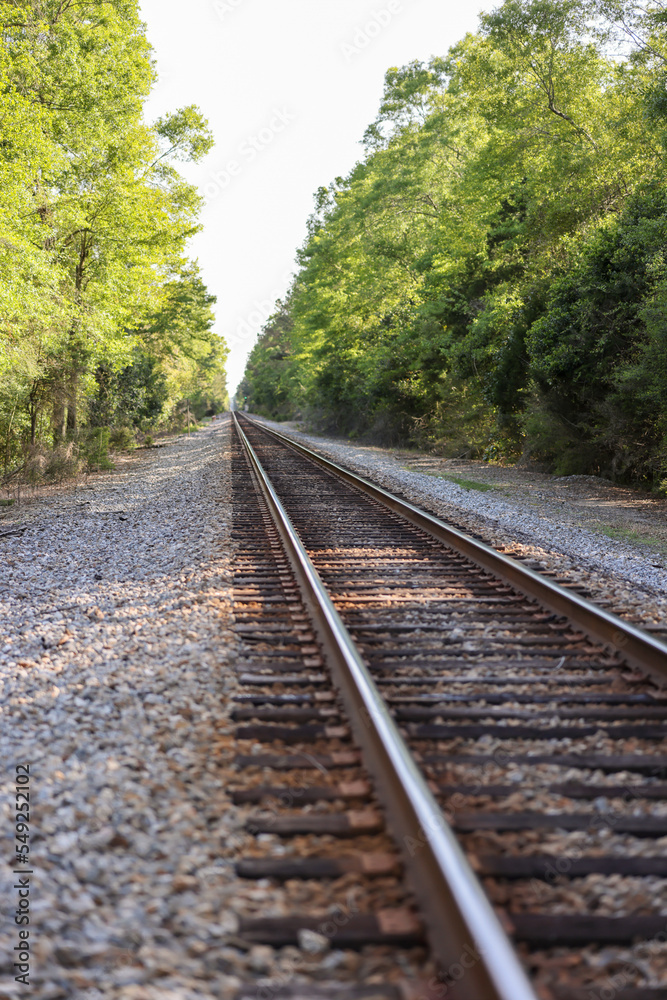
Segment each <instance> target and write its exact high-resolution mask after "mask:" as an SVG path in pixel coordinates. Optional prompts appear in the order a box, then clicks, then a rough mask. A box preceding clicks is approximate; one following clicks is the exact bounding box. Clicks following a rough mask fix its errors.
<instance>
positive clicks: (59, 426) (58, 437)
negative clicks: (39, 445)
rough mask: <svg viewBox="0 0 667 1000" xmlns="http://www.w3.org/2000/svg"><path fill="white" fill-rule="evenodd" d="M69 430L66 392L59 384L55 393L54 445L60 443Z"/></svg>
mask: <svg viewBox="0 0 667 1000" xmlns="http://www.w3.org/2000/svg"><path fill="white" fill-rule="evenodd" d="M66 430H67V411H66V407H65V393H64V391H63V386H62V385H57V386H56V389H55V392H54V395H53V447H54V448H55V447H56V445H59V444H60V442H61V441H62V440H63V439H64V437H65V432H66Z"/></svg>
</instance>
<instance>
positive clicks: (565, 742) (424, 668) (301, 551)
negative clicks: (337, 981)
mask: <svg viewBox="0 0 667 1000" xmlns="http://www.w3.org/2000/svg"><path fill="white" fill-rule="evenodd" d="M242 419H243V427H244V429H243V430H242V429H241V427H240V426H239V422H238V421H237V420H236V418H235V424H236V428H237V434H238V441H237V444H236V449H237V454H236V467H237V473H238V475H241V474H242V472H244V473H245V476H246V479H245V480H244V485H243V486H242V487H240V489H241V490H242V491H245V492H244V493H243V496H244V497H245V501H244V503H245V507H244V510H243V511H241V512H239V515H238V516H239V525H240V532H241V534H243V531H244V530H245V532H246V541H247V537H248V535H247V533H248V530H250V534H251V535H252V534H253V531H254V533H255V536H256V539H257V543H258V545H259V546H260V547H261V544H264V546H266V544H267V542H266V539H269V542H268V546H269V550H268V554H267V555H266V556H265V559H264V562H263V563H262V566H263V568H261V567H260V568H259V569H258V568H257V566H256V565H255V566H254V567H253V565H252V560H251V559H250V557H249V556H248V557H247V558H248V562H247V565H246V564H243V565H241V566H239V568H237V579H236V581H235V594H236V596H237V605H238V611H237V630H238V631H239V633H240V637H241V639H242V641H243V643H244V644H245V648H246V649H247V659H246V663H245V665H244V664H242V665H241V668H240V670H241V678H240V680H241V684H242V686H243V688H244V692H243V693H242V694H240V695H239V696H238V699H237V701H238V705H239V707H238V708H237V710H236V712H235V715H236V718H237V721H239V722H241V721H242V722H244V723H248V724H247V725H243V726H239V729H238V731H237V738H239V739H249V740H255V741H256V740H261V741H262V745H264V744H271V751H272V752H270V753H265V754H262V753H258V752H257V749H258V747H257V745H256V744H255V746H254V750H253V753H252V754H248V755H245V756H241V757H240V758H239V761H238V763H239V768H240V769H241V768H247V769H249V770H248V772H247V773H248V774H249V775H253V774H255V775H257V774H258V773H261V774H262V775H264V774H265V771H263V770H261V769H262V768H267V767H268V768H271V769H272V771H271V772H270V773H273V772H276V773H281V774H287V775H289V776H290V780H289V781H286V780H284V779H283V782H282V784H280V783H276V784H271V785H269V786H267V785H264V784H257V782H258V781H259V780H260V778H259V777H256V778H252V781H251V787H250V789H245V788H241V789H238V790H237V792H236V793H235V796H236V801H237V802H252V803H256V804H259V805H262V804H264V805H266V803H267V802H268V801H275V800H276V799H278V800H280V801H281V802H282V807H281V808H280V809H278V810H277V811H276V810H275V809H274V812H273V813H272V814H270V815H269V816H268V818H267V817H264V818H262V814H261V813H260V814H258V816H256V817H254V818H252V817H251V818H250V820H249V824H248V825H249V829H250V830H253V831H254V832H256V833H259V834H261V833H262V832H264V833H265V834H268V835H270V836H278V837H286V838H289V837H292V838H294V837H296V836H299V835H301V836H306V835H313V836H315V837H316V841H315V842H314V844H313V845H312V851H313V852H315V853H308V852H311V846H308V845H306V847H305V849H306V852H307V856H306V857H294V856H291V857H290V856H288V857H284V856H282V855H280V856H278V857H269V858H262V859H257V858H255V859H254V860H250V861H246V862H241V863H240V865H239V873H240V874H241V875H244V876H245V877H249V878H262V877H271V878H274V879H277V880H278V881H280V880H281V879H282V880H285V879H287V878H292V879H298V878H301V879H312V878H329V879H332V878H336V876H340V875H342V874H344V873H345V872H348V873H349V872H357V873H358V874H359V877H360V878H362V877H364V878H365V877H366V876H368V877H369V878H372V877H373V876H374V875H375V876H377V875H381V874H382V875H384V876H387V875H388V874H389V873H390V872H391V873H395V872H396V871H397V870H398V864H399V863H398V860H397V858H396V857H395V856H393V855H392V854H391V847H390V849H389V851H388V852H385V853H384V854H378V853H377V852H374V851H373V850H372V849H371V851H370V853H367V854H366V855H364V854H363V848H364V842H363V837H364V836H366V837H371V838H372V836H373V834H379V832H380V831H381V830H382V818H381V816H380V813H379V812H378V811H376V810H373V808H372V807H371V808H368V802H369V801H370V800H371V799H372V791H371V790H370V788H369V787H368V785H367V783H365V782H364V779H363V777H362V778H361V779H360V778H359V772H358V771H357V768H358V766H359V763H360V762H359V759H358V755H357V751H356V749H355V747H354V745H353V744H352V743H351V742H350V740H351V737H353V738H354V741H355V743H356V745H357V746H358V747H360V749H361V753H362V757H363V763H364V764H365V766H366V769H367V771H368V772H369V773H370V775H371V778H372V784H373V786H374V788H375V792H376V793H377V795H378V797H379V799H380V800H381V802H382V804H383V806H384V811H385V814H386V816H387V822H388V826H389V829H390V831H391V833H392V835H393V837H394V840H395V842H396V843H397V844H399V845H400V847H401V851H402V855H403V866H404V868H405V873H406V875H407V877H408V882H409V885H410V886H411V887H412V889H413V890H414V892H415V895H416V898H417V901H418V907H419V918H417V916H415V915H414V914H412V911H411V910H410V905H409V904H410V901H409V899H408V900H407V901H403V904H404V905H402V906H401V907H398V908H395V909H393V910H386V911H384V910H383V911H381V912H380V913H379V914H376V915H375V916H373V914H370V913H367V914H362V915H361V916H359V917H354V916H349V915H348V916H346V917H345V918H344V919H343V920H342V921H339V922H337V923H336V926H335V927H334V928H333V931H332V933H327V931H326V928H325V924H323V923H322V921H321V920H320V922H319V923H318V922H317V920H314V921H313V920H310V925H311V929H315V930H317V929H319V931H322V930H323V928H325V933H324V936H325V937H327V936H329V937H332V938H334V939H335V940H336V941H337V943H338V944H339V945H341V946H350V945H351V946H355V944H356V945H357V946H359V945H363V944H365V943H367V942H377V943H379V944H384V945H387V944H391V945H393V946H396V947H414V946H416V945H418V944H419V943H420V941H422V939H423V935H424V933H425V935H426V937H427V938H428V941H429V944H430V946H431V949H432V953H433V955H434V956H435V958H436V959H437V961H438V962H439V965H440V968H441V970H442V978H441V979H440V980H439V983H438V984H436V986H438V985H440V993H438V992H433V993H432V995H433V996H438V995H440V996H447V997H456V998H461V1000H500V998H502V1000H530V998H535V997H540V1000H562V998H564V997H566V996H567V997H568V1000H584V998H585V1000H598V998H600V1000H603V998H604V997H605V993H604V991H605V990H606V991H607V994H608V993H609V989H610V988H612V989H613V996H614V1000H664V998H665V997H667V990H666V989H665V988H664V986H663V985H661V981H660V967H661V963H662V962H664V958H665V954H666V952H665V946H664V941H665V938H667V915H666V913H667V905H666V904H667V900H664V898H663V899H661V896H664V892H665V884H666V882H665V879H666V876H667V861H666V859H665V857H664V855H663V854H661V850H660V848H661V846H664V843H665V841H663V842H662V845H661V843H660V841H661V838H664V837H667V783H666V782H665V779H666V778H667V756H666V755H664V753H661V743H660V741H661V740H662V739H664V733H665V728H664V721H665V719H666V718H667V697H666V696H665V695H664V694H663V693H661V691H660V690H659V688H658V687H657V686H656V684H655V683H654V680H658V679H660V678H664V677H665V676H667V647H665V646H664V645H662V644H661V643H660V642H659V641H658V640H657V639H655V638H654V637H652V636H651V635H649V634H647V633H644V632H642V630H640V629H638V628H636V627H635V626H633V625H631V624H628V623H625V622H623V621H621V620H619V619H617V618H615V617H614V616H613V615H610V614H609V613H608V612H606V611H604V610H601V609H597V608H595V607H593V606H592V605H590V604H589V603H588V602H587V601H585V600H583V599H582V598H580V597H579V596H578V595H576V594H571V593H569V592H567V591H564V590H563V589H562V588H560V587H558V586H557V585H555V584H553V583H552V582H551V581H549V580H548V579H545V578H543V577H540V576H539V575H538V574H536V573H533V572H532V571H531V570H529V569H527V568H525V567H523V566H521V565H520V564H518V563H516V562H514V561H513V560H511V559H508V558H507V557H506V556H503V555H502V554H499V553H495V552H493V550H490V549H488V548H487V547H486V546H484V545H482V544H480V543H478V542H476V541H475V540H473V539H470V538H468V537H466V536H465V535H463V534H461V533H460V532H458V531H456V530H454V529H451V528H449V527H448V526H447V525H445V524H443V523H442V522H440V521H438V520H437V519H436V518H433V517H432V516H430V515H427V514H424V513H423V512H421V511H419V510H418V509H417V508H415V507H413V506H411V505H409V504H404V503H403V502H402V501H400V500H398V499H397V498H395V497H392V496H391V495H390V494H388V493H386V492H385V491H384V490H381V489H380V488H378V487H375V486H373V485H372V484H368V483H366V482H364V481H361V480H359V478H358V477H356V476H354V475H353V474H352V473H349V472H347V471H346V470H342V469H340V468H339V467H336V466H333V464H332V463H329V462H327V460H325V459H323V458H321V456H318V455H316V454H315V453H313V452H310V451H309V450H308V449H305V448H303V446H301V445H298V444H296V443H295V442H293V441H292V440H291V439H286V438H284V437H283V436H281V435H278V434H277V433H275V432H270V433H269V432H268V431H267V429H266V428H264V427H262V428H260V427H258V426H257V425H255V424H254V423H252V422H251V421H250V420H248V419H247V418H245V417H244V418H242ZM241 444H242V445H243V449H244V452H243V454H242V453H241ZM250 469H252V474H251V473H250ZM250 475H252V478H253V480H254V484H255V485H254V486H253V485H252V481H251V480H250ZM360 490H363V492H360ZM258 491H259V492H258ZM251 492H252V493H253V495H254V496H255V498H256V499H255V502H256V503H257V504H258V505H259V506H258V507H257V511H256V512H255V513H254V514H253V513H252V510H251V506H250V497H251ZM235 500H236V498H235ZM235 506H236V504H235ZM244 518H245V519H246V521H247V520H248V518H250V521H251V522H252V524H250V523H246V524H245V527H244V526H243V524H241V522H243V520H244ZM236 519H237V517H236V514H235V522H236ZM262 538H263V539H264V541H263V542H261V539H262ZM244 558H245V557H244ZM295 629H296V639H295V631H294V630H295ZM325 668H329V670H330V671H331V674H332V676H333V679H334V682H335V686H336V691H337V694H334V693H333V692H332V691H331V690H329V689H328V687H327V685H328V683H329V682H328V678H327V674H326V670H325ZM651 678H652V679H651ZM340 699H342V702H343V704H344V708H345V712H344V715H341V713H340V710H339V702H340ZM295 723H297V724H295ZM299 723H303V724H299ZM277 742H278V744H279V746H278V747H277V745H276V744H277ZM286 748H287V749H288V751H289V752H285V749H286ZM289 748H292V749H293V751H295V752H292V751H290V750H289ZM336 768H351V769H352V772H351V777H352V779H353V780H352V781H348V782H336V781H334V780H333V779H332V778H331V775H332V774H333V773H334V771H335V769H336ZM253 769H254V770H253ZM258 769H260V771H259V772H258ZM318 769H319V771H320V772H321V773H326V775H327V779H326V781H325V782H324V783H323V784H322V785H321V786H318V785H315V786H313V785H312V781H311V783H310V786H309V787H303V788H301V787H299V795H295V794H294V788H295V787H296V785H295V776H297V777H296V780H297V781H298V782H302V781H303V775H304V773H310V774H311V776H312V772H313V771H317V770H318ZM261 780H263V777H262V779H261ZM318 780H319V777H318ZM290 789H292V791H291V792H290ZM299 798H300V803H299V804H303V803H304V802H306V803H308V805H307V811H306V813H305V814H304V813H303V810H301V811H299V810H295V809H293V808H292V806H293V805H294V804H295V803H296V801H297V799H299ZM327 803H329V804H330V805H327ZM350 803H352V805H356V806H357V808H355V809H352V810H348V811H344V812H341V804H343V806H344V808H345V807H346V805H349V804H350ZM359 807H360V808H359ZM318 809H319V810H320V811H319V812H316V811H313V810H318ZM355 824H356V825H355ZM318 834H324V835H327V836H333V837H336V836H339V837H340V836H346V837H350V836H352V837H353V838H354V837H355V836H356V837H357V838H361V839H357V840H354V839H353V840H352V843H354V844H357V845H358V846H359V848H360V852H361V853H358V854H356V855H354V856H342V857H341V855H340V851H338V849H337V847H335V846H334V848H333V849H330V853H329V856H328V857H327V858H323V857H321V856H318V855H317V851H318V850H319V849H320V847H321V844H320V841H318V840H317V835H318ZM371 847H372V844H371ZM383 866H384V867H383ZM480 880H482V881H483V882H484V885H485V888H486V892H485V891H484V890H483V889H482V887H481V884H480ZM308 925H309V918H308V917H307V916H303V915H296V916H294V918H293V919H292V920H291V922H290V920H289V919H286V918H284V917H282V918H278V917H276V918H275V919H272V918H267V919H261V918H260V919H257V920H254V921H253V920H249V921H246V922H245V924H244V925H242V927H241V931H240V933H241V934H242V935H245V936H246V938H247V939H248V940H250V941H256V942H262V943H268V944H274V945H284V944H288V943H294V942H298V941H299V940H300V939H299V933H300V932H303V931H304V930H308ZM642 949H643V951H642ZM645 951H648V953H649V955H648V958H647V959H644V957H643V956H644V952H645ZM601 955H602V956H603V958H604V956H606V958H605V960H604V961H601V959H600V956H601ZM640 959H641V961H640ZM633 963H634V964H633ZM621 968H623V970H624V971H623V972H622V973H621V972H619V971H617V970H618V969H621ZM633 969H634V970H635V971H634V972H633ZM459 973H460V974H459ZM612 975H615V976H616V979H615V980H613V984H612V987H609V986H608V983H609V982H612V980H611V979H610V976H612ZM392 988H393V987H391V986H390V985H388V986H387V990H389V992H387V993H386V995H387V996H393V995H394V994H392V993H391V989H392ZM397 988H398V987H397ZM430 988H432V989H435V987H433V984H432V986H431V987H430ZM443 989H444V990H445V992H444V993H443ZM596 990H597V992H596ZM347 992H348V994H349V995H350V996H353V995H355V994H354V993H350V991H349V990H347ZM297 995H299V996H301V995H302V994H300V993H299V994H297V993H295V992H290V987H289V985H286V986H284V987H283V988H282V992H280V990H278V991H277V992H276V991H275V990H274V992H273V996H275V997H278V996H285V997H287V996H290V997H292V996H297ZM304 995H305V994H304ZM310 995H311V994H309V996H310ZM312 995H313V996H315V994H314V993H313V994H312ZM317 995H318V996H320V995H322V996H324V995H325V994H324V993H321V994H317ZM327 995H328V994H327ZM356 995H358V996H360V997H361V996H362V995H368V994H364V993H363V991H362V992H359V993H357V994H356ZM384 995H385V994H383V996H384ZM395 995H396V996H398V995H399V994H398V993H396V994H395ZM400 995H401V996H404V995H405V993H402V994H400ZM424 995H427V994H424ZM244 996H245V994H244Z"/></svg>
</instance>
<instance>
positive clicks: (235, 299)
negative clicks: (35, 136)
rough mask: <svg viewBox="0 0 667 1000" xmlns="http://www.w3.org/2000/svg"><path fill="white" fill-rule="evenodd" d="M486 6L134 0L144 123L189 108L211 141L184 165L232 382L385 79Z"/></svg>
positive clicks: (359, 0)
mask: <svg viewBox="0 0 667 1000" xmlns="http://www.w3.org/2000/svg"><path fill="white" fill-rule="evenodd" d="M495 6H497V2H496V0H487V2H486V3H484V4H482V3H479V2H477V0H468V2H466V0H190V2H189V3H188V4H187V5H186V4H184V3H183V0H141V11H142V16H143V18H144V20H145V21H146V23H147V25H148V38H149V40H150V42H151V44H152V45H153V48H154V50H155V56H156V58H157V66H158V72H159V80H158V83H157V85H156V87H155V90H154V91H153V94H152V97H151V99H150V101H149V104H148V107H147V117H148V118H149V119H154V118H156V117H158V115H161V114H163V113H164V112H165V111H169V110H175V109H176V108H178V107H182V106H184V105H187V104H197V105H199V107H200V108H201V109H202V111H203V113H204V115H205V116H206V118H207V119H208V120H209V122H210V125H211V128H212V130H213V133H214V135H215V139H216V145H215V148H214V149H213V151H212V152H211V153H210V154H209V156H207V157H206V159H205V160H204V161H203V162H202V163H200V164H197V165H186V166H185V168H184V169H183V172H184V173H185V174H186V176H187V177H188V179H189V180H190V181H192V182H193V183H195V184H197V186H198V187H199V189H200V191H201V192H202V194H203V195H204V197H205V199H206V205H205V208H204V211H203V214H202V222H203V224H204V231H203V232H202V233H200V234H199V235H198V236H196V237H195V238H194V239H193V240H192V243H191V250H190V252H191V255H192V256H195V257H197V258H198V259H199V263H200V265H201V268H202V273H203V277H204V280H205V282H206V284H207V286H208V288H209V290H210V291H211V292H212V293H213V294H214V295H216V296H217V299H218V303H217V307H216V316H217V322H216V326H215V329H216V332H217V333H219V334H221V335H222V336H224V337H225V339H226V340H227V343H228V345H229V347H230V349H231V355H230V358H229V363H228V372H229V387H230V392H233V390H234V389H235V387H236V385H237V383H238V382H239V381H240V379H241V378H242V376H243V370H244V367H245V361H246V358H247V355H248V352H249V350H250V349H251V347H252V346H253V344H254V343H255V340H256V336H257V333H258V332H259V330H260V329H261V327H262V326H263V324H264V322H265V321H266V320H267V319H268V317H269V315H270V314H271V313H272V312H273V305H274V303H275V300H276V299H277V298H278V297H280V296H281V295H282V294H283V293H284V292H285V290H286V289H287V286H288V284H289V280H290V275H291V274H292V273H293V271H294V269H295V263H294V255H295V252H296V249H297V247H298V246H300V245H301V244H302V243H303V240H304V238H305V234H306V220H307V218H308V216H309V215H310V214H311V212H312V210H313V194H314V192H315V191H316V190H317V188H318V187H320V186H323V185H324V186H326V185H328V184H329V183H330V182H331V181H332V180H333V179H334V177H337V176H341V175H342V176H344V175H346V174H347V173H348V172H349V171H350V170H351V168H352V167H353V166H354V164H355V163H356V162H357V160H359V159H360V158H361V156H362V153H363V149H362V147H361V146H360V145H359V140H360V139H361V138H362V136H363V133H364V131H365V129H366V127H367V126H368V125H369V124H370V123H371V122H372V121H373V120H374V119H375V116H376V113H377V109H378V106H379V102H380V98H381V95H382V88H383V81H384V74H385V72H386V70H387V69H388V68H389V67H391V66H401V65H403V64H405V63H407V62H410V61H411V60H413V59H420V60H427V59H428V58H430V56H432V55H444V54H445V53H446V51H447V49H448V48H449V47H450V45H452V44H454V42H456V41H458V40H459V39H460V38H462V37H463V35H464V34H465V33H466V32H467V31H475V30H476V26H477V15H478V13H479V11H480V10H482V9H487V10H489V9H492V8H493V7H495Z"/></svg>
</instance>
